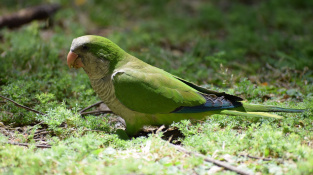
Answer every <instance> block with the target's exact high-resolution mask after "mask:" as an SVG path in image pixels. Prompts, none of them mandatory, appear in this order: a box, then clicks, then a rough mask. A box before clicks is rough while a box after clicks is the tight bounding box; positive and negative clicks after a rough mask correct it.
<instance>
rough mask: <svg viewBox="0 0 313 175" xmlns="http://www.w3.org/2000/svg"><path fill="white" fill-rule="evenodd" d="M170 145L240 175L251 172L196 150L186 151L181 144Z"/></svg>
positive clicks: (246, 174)
mask: <svg viewBox="0 0 313 175" xmlns="http://www.w3.org/2000/svg"><path fill="white" fill-rule="evenodd" d="M171 145H172V146H174V147H175V148H176V149H177V150H178V151H181V152H184V153H186V154H189V155H195V156H198V157H202V158H204V160H205V161H207V162H211V163H214V164H215V165H217V166H220V167H223V168H225V169H228V170H230V171H233V172H236V173H238V174H242V175H250V174H251V173H249V172H246V171H243V170H241V169H239V168H237V167H234V166H232V165H230V164H228V163H225V162H222V161H219V160H215V159H213V158H210V157H207V156H204V155H202V154H199V153H197V152H192V151H188V150H186V149H185V148H183V147H181V146H177V145H173V144H171Z"/></svg>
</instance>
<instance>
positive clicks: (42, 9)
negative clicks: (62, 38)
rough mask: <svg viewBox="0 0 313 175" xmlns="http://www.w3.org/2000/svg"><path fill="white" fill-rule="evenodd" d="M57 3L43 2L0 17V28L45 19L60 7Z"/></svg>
mask: <svg viewBox="0 0 313 175" xmlns="http://www.w3.org/2000/svg"><path fill="white" fill-rule="evenodd" d="M60 7H61V6H60V5H59V4H43V5H39V6H35V7H30V8H26V9H22V10H20V11H18V12H16V13H13V14H11V15H6V16H1V17H0V28H2V27H6V26H7V27H9V28H14V27H19V26H21V25H23V24H26V23H29V22H31V21H33V20H39V19H46V18H48V17H50V16H51V15H52V14H53V13H55V12H56V11H57V10H58V9H60Z"/></svg>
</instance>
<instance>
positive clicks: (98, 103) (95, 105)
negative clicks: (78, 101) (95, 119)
mask: <svg viewBox="0 0 313 175" xmlns="http://www.w3.org/2000/svg"><path fill="white" fill-rule="evenodd" d="M101 103H103V102H102V101H99V102H97V103H95V104H93V105H90V106H88V107H86V108H84V109H82V110H81V111H79V113H80V114H81V113H83V112H84V111H86V110H88V109H90V108H92V107H94V106H97V105H99V104H101Z"/></svg>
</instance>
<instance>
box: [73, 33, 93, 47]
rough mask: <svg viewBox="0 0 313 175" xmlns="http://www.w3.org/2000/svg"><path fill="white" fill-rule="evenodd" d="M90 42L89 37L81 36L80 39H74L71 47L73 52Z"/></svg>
mask: <svg viewBox="0 0 313 175" xmlns="http://www.w3.org/2000/svg"><path fill="white" fill-rule="evenodd" d="M88 42H90V37H89V36H88V35H87V36H81V37H78V38H75V39H73V42H72V45H71V50H74V49H75V48H77V47H79V46H81V45H82V44H84V43H88Z"/></svg>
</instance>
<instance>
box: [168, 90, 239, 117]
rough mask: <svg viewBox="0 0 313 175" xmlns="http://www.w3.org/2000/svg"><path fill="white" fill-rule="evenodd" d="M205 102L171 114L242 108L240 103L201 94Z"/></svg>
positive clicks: (182, 108)
mask: <svg viewBox="0 0 313 175" xmlns="http://www.w3.org/2000/svg"><path fill="white" fill-rule="evenodd" d="M202 95H203V97H204V98H205V99H206V102H205V103H204V104H202V105H198V106H181V107H179V108H177V109H176V110H174V111H173V112H172V113H200V112H207V111H216V110H222V109H230V108H236V107H240V106H242V103H241V102H238V101H230V100H228V99H225V98H224V96H220V97H218V96H216V95H214V94H202Z"/></svg>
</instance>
